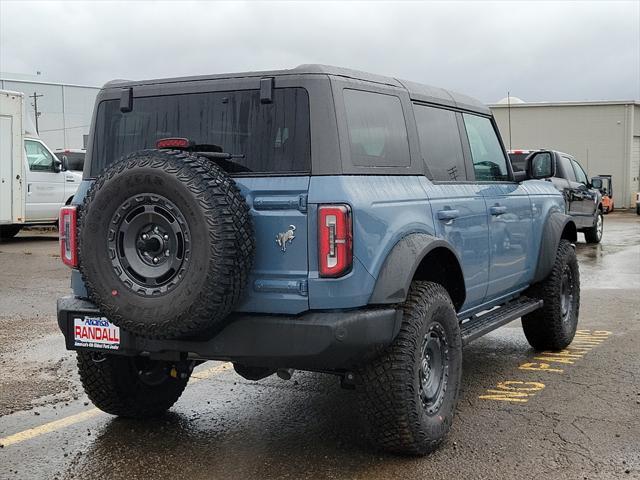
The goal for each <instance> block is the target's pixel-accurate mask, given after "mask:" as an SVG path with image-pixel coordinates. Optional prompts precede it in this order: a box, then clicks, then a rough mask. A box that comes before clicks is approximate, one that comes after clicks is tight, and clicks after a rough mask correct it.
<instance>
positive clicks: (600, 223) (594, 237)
mask: <svg viewBox="0 0 640 480" xmlns="http://www.w3.org/2000/svg"><path fill="white" fill-rule="evenodd" d="M603 232H604V215H603V214H602V210H598V215H597V217H596V223H595V224H594V225H593V227H591V228H587V229H586V230H585V231H584V239H585V240H586V242H587V243H600V240H602V233H603Z"/></svg>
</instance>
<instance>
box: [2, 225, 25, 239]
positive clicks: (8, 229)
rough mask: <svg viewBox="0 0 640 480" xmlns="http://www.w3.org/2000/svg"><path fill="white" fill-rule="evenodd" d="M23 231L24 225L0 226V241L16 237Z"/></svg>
mask: <svg viewBox="0 0 640 480" xmlns="http://www.w3.org/2000/svg"><path fill="white" fill-rule="evenodd" d="M21 229H22V225H0V240H8V239H10V238H13V237H15V236H16V235H17V234H18V232H20V230H21Z"/></svg>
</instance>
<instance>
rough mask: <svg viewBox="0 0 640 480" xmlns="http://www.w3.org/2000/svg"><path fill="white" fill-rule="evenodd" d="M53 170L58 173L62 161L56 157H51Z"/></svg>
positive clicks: (60, 169)
mask: <svg viewBox="0 0 640 480" xmlns="http://www.w3.org/2000/svg"><path fill="white" fill-rule="evenodd" d="M53 171H54V172H56V173H60V172H61V171H62V161H60V160H58V159H57V158H54V159H53Z"/></svg>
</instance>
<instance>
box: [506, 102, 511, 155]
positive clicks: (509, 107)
mask: <svg viewBox="0 0 640 480" xmlns="http://www.w3.org/2000/svg"><path fill="white" fill-rule="evenodd" d="M507 112H508V115H509V150H511V92H509V91H508V90H507Z"/></svg>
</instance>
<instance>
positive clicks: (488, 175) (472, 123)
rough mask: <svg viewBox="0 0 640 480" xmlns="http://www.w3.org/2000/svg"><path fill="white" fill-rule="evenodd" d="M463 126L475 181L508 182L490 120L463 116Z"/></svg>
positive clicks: (504, 165)
mask: <svg viewBox="0 0 640 480" xmlns="http://www.w3.org/2000/svg"><path fill="white" fill-rule="evenodd" d="M463 117H464V126H465V128H466V129H467V137H468V138H469V146H470V148H471V158H472V159H473V169H474V171H475V173H476V180H479V181H501V180H502V181H504V180H509V170H508V169H507V159H506V158H505V155H504V152H503V151H502V147H501V146H500V141H499V140H498V136H497V135H496V132H495V130H494V128H493V124H492V123H491V120H489V119H488V118H486V117H479V116H477V115H470V114H468V113H465V114H463Z"/></svg>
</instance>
